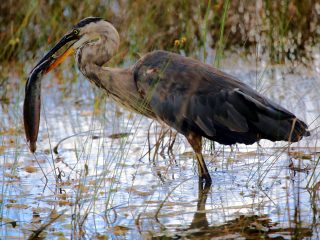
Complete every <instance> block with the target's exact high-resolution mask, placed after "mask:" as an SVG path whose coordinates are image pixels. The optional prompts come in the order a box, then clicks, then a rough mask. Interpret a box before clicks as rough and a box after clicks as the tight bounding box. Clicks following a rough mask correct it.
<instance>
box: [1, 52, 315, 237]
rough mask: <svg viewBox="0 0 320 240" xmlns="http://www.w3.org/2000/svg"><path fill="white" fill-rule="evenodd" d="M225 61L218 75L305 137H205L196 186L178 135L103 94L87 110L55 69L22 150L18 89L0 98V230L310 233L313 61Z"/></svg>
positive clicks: (82, 92) (89, 100)
mask: <svg viewBox="0 0 320 240" xmlns="http://www.w3.org/2000/svg"><path fill="white" fill-rule="evenodd" d="M228 59H229V60H228V61H227V60H226V62H225V63H223V66H224V67H223V70H224V71H226V72H228V73H230V74H232V75H236V76H238V78H240V79H241V80H243V81H244V82H246V83H248V84H250V85H251V86H252V87H254V88H256V89H258V90H259V91H260V92H262V93H263V94H265V95H268V96H269V97H270V98H271V99H273V100H274V101H275V102H278V103H280V104H281V105H283V106H284V107H286V108H288V109H289V110H291V111H292V112H294V113H295V114H296V115H297V116H298V117H300V118H302V119H304V120H305V121H306V122H308V123H309V124H310V129H312V136H311V137H309V138H306V139H304V140H303V141H301V142H299V143H297V144H293V145H291V148H288V145H287V144H286V143H284V142H280V143H277V144H274V143H271V142H268V141H261V142H260V145H256V144H255V145H252V146H245V145H236V146H233V147H232V148H230V147H228V146H222V145H218V144H214V145H213V144H211V143H210V142H207V143H206V145H205V149H206V151H205V159H206V162H207V165H208V168H209V169H210V174H211V176H212V178H213V184H212V187H211V188H210V189H209V190H208V191H206V190H201V189H200V190H199V187H198V177H197V172H196V165H195V161H194V159H193V154H192V151H191V148H190V146H189V145H188V144H187V142H186V140H185V139H184V138H183V137H182V136H180V135H178V136H177V137H176V139H175V142H174V144H173V145H172V149H171V148H170V147H169V146H170V144H171V143H172V141H173V138H174V135H175V133H174V132H170V131H168V129H167V128H163V126H160V125H158V124H156V123H153V122H151V121H150V120H148V119H146V118H144V117H142V116H140V115H136V114H132V113H129V112H127V111H126V110H124V109H122V108H120V107H118V106H116V105H115V104H114V103H113V102H112V101H111V100H108V99H106V100H105V99H102V103H101V104H100V105H99V107H94V100H93V99H94V95H95V94H94V93H93V91H92V90H91V86H90V84H89V82H88V81H86V80H84V79H83V77H79V81H77V82H76V83H67V84H64V83H63V82H62V81H64V80H62V81H60V82H62V83H60V84H56V82H57V81H56V80H52V79H53V78H55V76H54V75H49V76H47V77H46V78H45V79H44V80H43V91H42V97H43V98H42V99H43V108H42V116H41V127H40V133H39V139H38V149H37V153H36V154H35V155H32V154H30V153H29V151H28V147H27V145H26V142H25V137H24V134H23V130H22V129H23V126H22V103H23V86H15V89H16V92H19V94H16V96H14V98H13V99H12V100H11V102H10V104H2V105H1V106H0V113H1V123H0V131H1V136H0V144H1V145H0V160H1V166H0V170H1V173H0V177H1V182H2V184H1V195H0V196H1V200H0V201H1V202H0V203H1V215H0V217H1V220H2V221H1V233H0V238H1V239H4V238H7V239H17V238H18V239H19V238H20V239H24V238H28V237H30V236H37V235H38V234H39V236H40V237H43V238H48V239H63V238H86V239H92V238H96V239H107V238H108V239H143V238H144V239H149V238H159V239H160V238H161V237H165V236H166V237H168V238H175V239H179V238H187V239H190V238H194V239H196V238H197V239H212V238H216V239H222V238H228V239H233V238H237V239H239V238H240V239H241V238H243V239H246V238H247V239H250V238H251V239H257V238H259V237H261V236H264V238H268V237H269V238H277V237H278V239H282V238H284V239H290V238H292V237H293V236H296V237H297V238H309V239H318V238H319V237H320V236H319V230H320V229H319V227H318V226H319V223H320V222H319V208H318V205H319V186H320V185H319V184H318V182H319V181H320V179H319V176H318V174H319V170H318V169H317V168H318V162H317V161H318V160H319V152H320V149H319V147H320V146H319V143H318V141H317V139H318V136H319V130H318V129H317V126H320V120H319V119H318V117H319V113H320V95H319V87H320V78H319V76H320V75H319V71H320V70H319V69H317V67H316V66H319V61H318V60H319V59H318V60H317V59H316V60H315V62H314V63H312V65H311V67H309V68H306V67H304V66H302V65H299V66H294V67H292V66H290V67H285V66H270V65H265V64H262V63H258V64H257V63H256V62H254V63H253V60H251V59H250V58H249V59H247V60H239V59H237V58H235V57H234V56H232V55H231V56H230V58H228ZM230 59H237V60H234V61H231V60H230ZM208 61H209V60H208ZM312 66H314V67H312ZM65 67H66V66H65ZM66 72H67V70H66ZM79 76H80V74H79ZM68 77H69V78H70V76H68V74H66V76H60V79H68ZM14 78H17V77H16V76H12V79H13V81H14ZM17 89H20V90H19V91H18V90H17ZM98 92H99V91H95V93H96V95H98V97H97V98H101V95H99V93H98ZM164 132H165V134H164V135H163V133H164ZM120 133H121V134H122V135H119V134H120ZM161 136H162V137H161ZM66 137H70V138H67V139H65V140H63V141H62V142H61V143H60V144H59V146H58V152H59V153H58V154H55V153H53V148H54V146H56V144H57V143H58V142H59V141H60V140H62V139H63V138H66Z"/></svg>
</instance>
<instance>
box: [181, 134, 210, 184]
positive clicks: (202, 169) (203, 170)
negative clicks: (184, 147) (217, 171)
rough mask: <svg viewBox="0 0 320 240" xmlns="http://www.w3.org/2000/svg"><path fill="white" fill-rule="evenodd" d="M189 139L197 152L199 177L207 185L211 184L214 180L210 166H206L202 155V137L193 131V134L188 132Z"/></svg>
mask: <svg viewBox="0 0 320 240" xmlns="http://www.w3.org/2000/svg"><path fill="white" fill-rule="evenodd" d="M187 139H188V142H189V143H190V145H191V147H192V148H193V150H194V152H195V154H196V158H197V163H198V171H199V178H200V179H201V181H203V180H204V181H205V185H206V186H210V185H211V183H212V180H211V177H210V174H209V171H208V168H207V166H206V163H205V161H204V159H203V156H202V137H201V136H199V135H196V134H192V133H191V134H188V136H187Z"/></svg>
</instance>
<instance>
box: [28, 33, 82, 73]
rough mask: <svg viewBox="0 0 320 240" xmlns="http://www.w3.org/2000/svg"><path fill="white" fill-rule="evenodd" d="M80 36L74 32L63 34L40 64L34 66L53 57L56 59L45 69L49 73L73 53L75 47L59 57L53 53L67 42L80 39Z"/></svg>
mask: <svg viewBox="0 0 320 240" xmlns="http://www.w3.org/2000/svg"><path fill="white" fill-rule="evenodd" d="M78 39H79V37H78V36H77V35H74V33H73V32H71V33H68V34H66V35H65V36H63V37H62V38H61V39H60V41H59V42H58V43H57V44H56V45H55V46H54V47H53V48H52V49H51V50H50V51H49V52H48V53H47V54H46V55H45V56H44V57H43V58H42V59H41V60H40V61H39V62H38V64H37V65H36V66H35V67H34V69H35V68H37V67H38V66H39V65H40V64H42V63H43V62H45V61H47V60H48V59H49V58H53V59H54V60H53V61H52V62H51V64H50V65H49V66H48V67H47V68H46V69H45V70H44V72H45V73H48V72H49V71H51V70H52V69H53V68H55V67H56V66H58V65H59V64H60V63H62V62H63V60H65V59H66V57H67V56H69V55H70V54H72V53H73V52H74V51H75V49H74V48H73V47H72V46H71V47H69V48H68V49H67V50H66V51H65V52H64V53H63V54H61V55H60V56H59V57H57V58H55V57H53V55H54V54H55V53H56V52H57V51H58V50H60V49H61V48H62V47H63V46H65V45H66V44H67V43H69V42H71V41H74V40H78ZM32 71H33V70H32Z"/></svg>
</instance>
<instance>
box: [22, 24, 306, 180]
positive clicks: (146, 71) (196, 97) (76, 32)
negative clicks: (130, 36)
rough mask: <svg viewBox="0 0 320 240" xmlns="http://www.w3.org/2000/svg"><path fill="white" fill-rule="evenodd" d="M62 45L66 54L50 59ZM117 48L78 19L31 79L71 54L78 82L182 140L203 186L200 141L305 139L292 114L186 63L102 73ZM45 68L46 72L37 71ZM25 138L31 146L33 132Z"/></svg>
mask: <svg viewBox="0 0 320 240" xmlns="http://www.w3.org/2000/svg"><path fill="white" fill-rule="evenodd" d="M68 42H72V44H71V46H69V48H68V49H67V50H66V51H65V52H64V53H63V54H62V55H61V56H59V57H58V58H54V57H53V54H54V53H55V52H57V51H58V50H59V49H60V48H61V47H62V46H63V45H65V44H66V43H68ZM119 42H120V40H119V35H118V32H117V31H116V29H115V28H114V27H113V26H112V25H111V24H110V23H109V22H107V21H105V20H103V19H101V18H86V19H83V20H81V21H80V22H79V23H78V24H77V25H75V26H74V28H73V29H72V31H70V32H69V33H67V34H66V35H65V36H64V37H63V38H62V39H61V40H60V41H59V42H58V43H57V44H56V45H55V46H54V47H53V48H52V50H50V51H49V53H47V54H46V55H45V56H44V57H43V58H42V59H41V60H40V61H39V63H38V64H37V65H36V67H37V71H32V73H31V76H30V77H29V78H30V79H38V77H40V74H41V75H42V74H43V72H45V73H46V72H49V71H50V70H51V69H53V68H54V67H55V66H57V65H58V64H59V63H60V62H62V61H63V60H64V59H65V58H66V57H67V56H68V55H70V54H72V53H73V52H75V51H76V55H77V56H76V60H77V63H78V66H79V69H80V71H81V72H82V73H83V75H84V76H86V77H87V78H88V79H89V80H90V81H91V82H93V83H94V84H95V85H97V86H98V87H99V88H101V89H103V90H104V91H105V92H106V93H107V94H108V95H109V96H110V97H112V98H113V99H115V101H117V102H118V103H120V104H122V105H123V106H125V107H127V108H129V109H130V110H133V111H136V112H138V113H140V114H143V115H145V116H147V117H150V118H153V119H156V120H158V121H160V122H164V123H166V124H167V125H168V126H170V127H173V128H174V129H176V130H177V131H178V132H179V133H181V134H183V135H184V136H185V137H186V138H187V139H188V141H189V143H190V144H191V146H192V148H193V149H194V151H195V153H196V159H197V162H198V171H199V176H200V178H201V180H204V181H205V183H206V184H208V185H209V184H211V177H210V174H209V172H208V169H207V167H206V164H205V161H204V159H203V156H202V153H201V151H202V137H206V138H208V139H211V140H213V141H216V142H219V143H221V144H227V145H230V144H234V143H244V144H252V143H254V142H256V141H259V140H260V139H269V140H271V141H281V140H284V141H289V142H296V141H299V140H300V139H301V138H302V137H303V136H308V135H310V133H309V132H308V130H307V125H306V124H305V123H304V122H303V121H301V120H299V119H298V118H296V116H295V115H294V114H292V113H290V112H289V111H287V110H286V109H284V108H283V107H281V106H279V105H278V104H276V103H274V102H272V101H271V100H269V99H267V98H265V97H263V96H262V95H261V94H259V93H258V92H256V91H255V90H253V89H252V88H251V87H249V86H248V85H246V84H244V83H242V82H241V81H239V80H237V79H236V78H234V77H232V76H230V75H228V74H226V73H223V72H221V71H219V70H218V69H216V68H214V67H212V66H210V65H207V64H204V63H202V62H200V61H197V60H195V59H192V58H187V57H183V56H180V55H178V54H174V53H170V52H166V51H154V52H151V53H149V54H146V55H145V56H144V57H143V58H142V59H140V60H139V61H138V62H137V63H136V64H135V65H133V66H131V67H129V68H127V69H119V68H109V67H104V66H103V65H105V64H106V63H107V62H108V61H109V60H110V59H111V58H112V57H113V56H114V55H115V54H116V52H117V50H118V47H119ZM52 59H54V60H52ZM48 61H49V62H50V65H49V66H47V65H48V64H45V65H43V64H42V65H40V64H41V63H43V62H48ZM33 74H39V76H38V75H37V76H33ZM34 87H35V86H34ZM30 88H33V86H28V89H30ZM37 91H38V90H37ZM35 95H36V94H34V95H28V94H27V93H26V96H25V102H34V101H33V99H30V98H33V96H35ZM39 108H40V106H39ZM32 124H34V119H29V120H28V118H25V129H26V131H27V130H28V129H34V128H31V127H30V125H32ZM28 134H29V135H28ZM28 134H27V136H30V134H31V135H32V136H33V138H32V139H37V138H36V135H37V129H35V130H33V133H28ZM28 140H29V139H28ZM33 146H35V145H34V144H33ZM31 150H32V151H34V150H35V148H32V149H31Z"/></svg>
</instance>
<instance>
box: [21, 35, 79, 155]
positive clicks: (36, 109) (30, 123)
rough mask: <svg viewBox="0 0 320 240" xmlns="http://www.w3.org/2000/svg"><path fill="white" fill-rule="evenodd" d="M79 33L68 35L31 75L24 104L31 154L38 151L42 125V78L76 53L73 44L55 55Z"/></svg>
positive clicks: (75, 38) (24, 118) (25, 123)
mask: <svg viewBox="0 0 320 240" xmlns="http://www.w3.org/2000/svg"><path fill="white" fill-rule="evenodd" d="M78 33H79V32H75V31H72V32H71V33H68V34H66V35H65V36H64V37H63V38H61V39H60V41H59V42H58V43H57V44H56V45H55V46H54V47H53V48H52V49H51V50H50V51H49V52H48V53H47V54H46V55H45V56H44V57H43V58H42V59H41V60H40V61H39V62H38V64H37V65H36V66H35V67H34V68H33V69H32V71H31V72H30V74H29V77H28V80H27V83H26V88H25V99H24V104H23V120H24V129H25V133H26V138H27V141H28V142H29V148H30V151H31V152H33V153H34V152H35V151H36V141H37V138H38V132H39V124H40V109H41V78H42V76H43V75H45V74H46V73H48V72H50V71H51V70H52V69H54V68H55V67H56V66H58V65H59V64H60V63H62V62H63V61H64V60H65V59H66V58H67V57H68V56H69V55H71V54H72V53H74V51H75V48H74V47H73V44H72V45H71V46H70V47H69V48H68V49H67V50H66V51H65V52H64V53H63V54H61V55H60V56H58V57H54V56H53V55H54V54H55V53H56V52H57V51H58V50H60V49H61V48H62V47H63V46H65V45H66V44H67V43H69V42H72V41H75V40H78V39H79V36H78Z"/></svg>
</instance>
